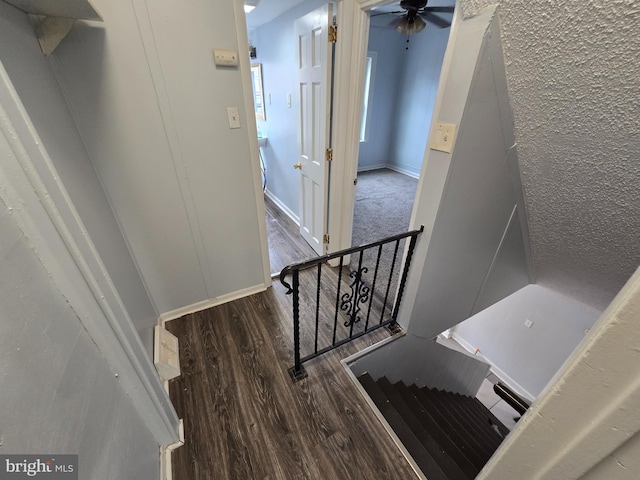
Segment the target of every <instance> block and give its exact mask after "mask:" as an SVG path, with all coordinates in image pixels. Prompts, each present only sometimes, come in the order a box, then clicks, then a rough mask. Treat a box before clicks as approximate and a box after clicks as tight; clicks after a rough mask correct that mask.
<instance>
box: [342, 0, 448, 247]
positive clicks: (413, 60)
mask: <svg viewBox="0 0 640 480" xmlns="http://www.w3.org/2000/svg"><path fill="white" fill-rule="evenodd" d="M454 5H455V2H453V1H450V2H449V3H447V5H446V6H449V7H453V6H454ZM443 6H444V4H443ZM398 11H400V12H404V10H403V9H402V8H401V7H400V5H399V3H396V4H391V5H385V6H384V7H380V8H377V9H374V10H372V11H371V12H370V25H369V39H368V48H367V50H368V51H367V60H366V67H365V78H364V89H363V90H364V98H363V109H362V121H361V122H362V123H361V125H362V126H361V129H360V139H359V140H360V150H359V155H358V168H357V186H356V191H355V201H354V216H353V231H352V244H353V245H360V244H362V243H363V241H364V242H366V241H373V240H379V239H382V238H385V237H389V236H391V235H395V234H397V233H402V232H405V231H407V229H408V227H409V222H410V219H411V212H412V210H413V203H414V199H415V193H416V189H417V185H418V179H419V177H420V171H421V168H422V161H423V158H424V153H425V148H426V145H427V137H428V132H429V129H430V123H431V117H432V113H433V107H434V104H435V98H436V93H437V89H438V81H439V78H440V70H441V68H442V61H443V58H444V52H445V49H446V46H447V42H448V39H449V31H450V23H451V21H452V18H453V14H452V13H448V12H447V13H445V12H442V13H438V14H437V15H438V23H437V24H435V23H432V22H429V21H427V24H426V27H425V28H424V30H422V31H421V32H419V33H416V34H413V35H410V36H407V35H403V34H401V33H399V32H398V31H397V30H396V29H395V28H394V25H395V24H396V23H397V22H398V21H399V20H400V19H402V18H403V17H402V15H403V14H402V13H400V14H398V13H394V12H398ZM390 24H391V26H390Z"/></svg>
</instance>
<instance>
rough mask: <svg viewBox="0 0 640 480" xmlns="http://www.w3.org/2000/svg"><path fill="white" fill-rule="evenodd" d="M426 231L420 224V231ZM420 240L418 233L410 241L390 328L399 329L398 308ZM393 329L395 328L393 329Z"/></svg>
mask: <svg viewBox="0 0 640 480" xmlns="http://www.w3.org/2000/svg"><path fill="white" fill-rule="evenodd" d="M423 231H424V225H422V226H420V231H419V233H422V232H423ZM417 240H418V233H416V234H415V235H412V236H411V241H410V242H409V248H408V249H407V260H406V262H405V263H404V268H403V270H402V278H401V279H400V286H399V287H398V295H397V297H396V304H395V305H394V307H393V313H392V314H391V318H393V322H391V323H390V324H389V326H388V327H387V328H389V330H391V331H393V330H396V331H397V330H398V329H399V327H398V324H397V323H396V319H397V318H398V310H399V309H400V302H401V301H402V294H403V293H404V285H405V283H407V276H408V275H409V267H410V266H411V257H412V256H413V249H414V248H415V246H416V241H417ZM392 329H393V330H392Z"/></svg>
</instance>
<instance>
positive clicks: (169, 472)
mask: <svg viewBox="0 0 640 480" xmlns="http://www.w3.org/2000/svg"><path fill="white" fill-rule="evenodd" d="M178 436H179V440H178V441H177V442H176V443H172V444H171V445H169V446H167V447H166V448H161V449H160V480H173V465H172V453H173V451H174V450H175V449H176V448H179V447H181V446H183V445H184V422H183V421H182V419H180V423H179V424H178Z"/></svg>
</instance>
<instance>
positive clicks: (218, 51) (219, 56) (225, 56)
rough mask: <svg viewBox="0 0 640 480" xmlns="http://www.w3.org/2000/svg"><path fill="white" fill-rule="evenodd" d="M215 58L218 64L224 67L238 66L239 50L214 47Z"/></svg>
mask: <svg viewBox="0 0 640 480" xmlns="http://www.w3.org/2000/svg"><path fill="white" fill-rule="evenodd" d="M213 59H214V61H215V62H216V65H221V66H223V67H237V66H238V52H237V51H236V50H224V49H222V48H214V49H213Z"/></svg>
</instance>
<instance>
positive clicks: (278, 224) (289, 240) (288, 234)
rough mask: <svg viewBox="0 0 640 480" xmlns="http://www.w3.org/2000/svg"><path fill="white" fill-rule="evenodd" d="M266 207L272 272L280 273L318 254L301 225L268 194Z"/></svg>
mask: <svg viewBox="0 0 640 480" xmlns="http://www.w3.org/2000/svg"><path fill="white" fill-rule="evenodd" d="M264 208H265V214H266V220H267V238H268V241H267V243H268V245H269V263H270V264H271V273H280V270H282V269H283V268H284V267H286V266H287V265H290V264H292V263H297V262H301V261H303V260H307V259H309V258H313V257H316V256H317V254H316V252H315V250H314V249H313V248H311V246H310V245H309V244H308V243H307V242H306V241H305V240H304V238H303V237H302V235H301V234H300V227H299V226H298V225H296V223H295V222H294V221H293V220H291V218H289V217H288V216H287V215H286V214H285V213H284V212H283V211H282V210H281V209H280V208H279V207H278V206H277V205H276V204H275V203H274V202H273V200H271V199H270V198H269V197H267V196H266V195H265V197H264Z"/></svg>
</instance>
